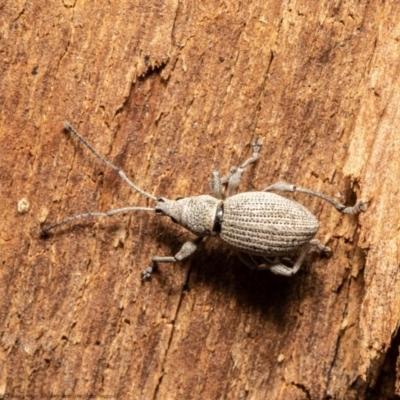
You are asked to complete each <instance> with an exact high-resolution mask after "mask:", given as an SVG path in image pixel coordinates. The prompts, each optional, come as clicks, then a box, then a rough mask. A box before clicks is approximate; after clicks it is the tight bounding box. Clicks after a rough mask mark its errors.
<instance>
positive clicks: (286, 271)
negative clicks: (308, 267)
mask: <svg viewBox="0 0 400 400" xmlns="http://www.w3.org/2000/svg"><path fill="white" fill-rule="evenodd" d="M321 246H322V245H321ZM309 249H310V244H308V243H307V244H305V245H304V246H303V248H302V250H301V253H300V255H299V257H298V258H297V260H296V262H295V263H294V265H293V267H291V268H290V267H287V266H286V265H284V264H282V263H281V262H279V261H278V262H277V263H274V264H273V265H270V266H269V267H267V268H266V269H269V270H270V271H271V272H272V273H274V274H276V275H283V276H293V275H294V274H296V273H297V272H298V270H299V269H300V267H301V265H302V264H303V261H304V259H305V258H306V255H307V253H308V250H309Z"/></svg>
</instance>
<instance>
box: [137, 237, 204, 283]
mask: <svg viewBox="0 0 400 400" xmlns="http://www.w3.org/2000/svg"><path fill="white" fill-rule="evenodd" d="M202 240H203V238H197V239H195V240H189V241H187V242H185V243H184V244H183V246H182V247H181V249H180V250H179V251H178V252H177V253H176V254H175V255H174V256H169V257H162V256H154V257H153V258H152V260H151V262H150V264H149V265H148V267H147V268H146V269H145V270H144V271H143V272H142V280H147V279H149V278H150V277H151V275H152V273H153V271H154V269H155V267H156V264H159V263H175V262H178V261H182V260H184V259H185V258H188V257H189V256H191V255H192V254H193V253H194V252H195V251H196V250H197V247H198V245H199V244H200V242H201V241H202Z"/></svg>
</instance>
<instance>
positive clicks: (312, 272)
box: [0, 0, 400, 399]
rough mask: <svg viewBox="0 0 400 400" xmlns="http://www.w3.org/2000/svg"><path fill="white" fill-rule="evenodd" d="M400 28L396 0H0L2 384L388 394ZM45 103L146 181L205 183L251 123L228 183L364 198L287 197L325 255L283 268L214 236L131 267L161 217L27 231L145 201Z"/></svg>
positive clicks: (160, 228)
mask: <svg viewBox="0 0 400 400" xmlns="http://www.w3.org/2000/svg"><path fill="white" fill-rule="evenodd" d="M399 39H400V3H398V2H394V1H392V2H390V1H388V2H378V1H355V0H347V1H309V0H299V1H278V0H270V1H265V0H263V1H260V0H256V1H253V2H249V3H242V2H238V1H230V2H179V1H172V0H170V1H164V2H162V1H155V0H154V1H152V0H147V1H137V0H120V1H118V2H107V1H103V0H99V1H96V2H81V1H73V0H64V1H63V2H47V1H44V0H37V1H32V2H25V1H21V0H13V1H5V0H3V1H1V2H0V74H1V75H0V106H1V109H0V116H1V117H0V137H1V148H0V152H1V154H0V179H1V182H0V195H1V199H0V200H1V201H0V221H1V230H0V246H1V255H0V260H1V270H0V271H1V272H0V276H1V278H0V294H1V296H0V395H2V396H3V397H6V396H17V395H21V396H22V395H25V396H27V397H26V398H28V396H33V395H36V396H37V397H40V396H41V395H49V394H53V395H61V394H65V395H66V396H71V397H72V395H74V396H78V395H80V396H82V397H83V396H86V395H88V394H92V395H93V396H94V397H95V398H101V396H111V397H114V396H115V398H121V399H128V398H129V399H152V398H154V399H188V398H191V399H267V398H268V399H364V398H381V399H390V398H395V396H396V395H397V396H400V358H399V346H400V336H399V333H398V328H399V319H400V318H399V317H400V285H399V280H400V270H399V257H400V256H399V254H400V253H399V251H400V250H399V229H400V212H399V205H398V204H399V200H398V199H399V194H398V192H399V189H398V182H399V178H400V168H399V150H400V136H399V133H398V127H399V126H400V113H399V104H400V73H399V72H400V71H399V66H400V40H399ZM63 120H68V121H70V122H71V123H72V124H73V125H74V126H75V127H76V128H77V129H78V130H79V131H80V132H81V133H82V134H84V135H85V137H86V138H87V139H88V140H89V141H90V142H91V143H92V144H93V145H94V146H95V147H96V149H97V150H98V151H99V152H100V153H102V154H104V155H106V156H107V157H108V158H109V159H110V160H111V161H112V162H114V163H115V164H117V165H118V166H120V167H122V168H123V169H124V171H125V172H126V173H127V175H128V176H130V177H131V178H132V179H133V180H134V182H135V183H136V184H138V185H139V186H140V187H142V188H143V189H145V190H147V191H149V192H151V193H154V194H155V195H157V196H164V197H168V198H176V197H178V196H189V195H196V194H202V193H208V192H209V180H210V173H211V171H212V170H213V169H215V168H217V169H219V170H220V171H221V173H222V174H224V173H225V172H226V171H227V170H228V168H229V167H230V166H231V165H237V164H238V163H239V162H241V161H242V160H244V159H245V157H248V156H249V154H250V152H251V148H250V143H251V141H252V140H253V138H254V136H255V135H256V134H258V135H259V137H260V139H261V141H262V142H263V148H262V152H261V158H260V160H259V162H258V163H257V164H256V165H255V166H253V167H251V168H249V169H248V170H247V171H246V174H245V176H244V179H243V182H242V184H241V187H240V190H241V191H246V190H257V189H263V188H264V187H266V186H267V185H269V184H271V183H273V182H276V181H278V180H282V179H283V180H286V181H288V182H292V183H296V184H297V185H301V186H304V187H308V188H310V189H314V190H319V191H322V192H324V193H326V194H328V195H331V196H334V197H335V198H337V199H338V200H340V201H343V202H345V203H346V204H354V202H355V201H356V199H364V200H369V201H370V203H369V207H368V210H367V212H366V213H364V214H362V215H360V216H346V215H341V214H340V213H338V212H336V211H335V210H334V209H333V208H332V207H331V206H330V205H329V204H327V203H325V202H323V201H322V200H318V199H315V198H312V197H309V196H305V195H296V196H295V198H296V199H297V200H298V201H300V202H302V203H303V204H305V205H306V206H307V207H308V208H309V209H310V210H312V211H313V212H314V213H315V214H316V215H318V217H319V219H320V221H321V227H320V230H319V232H318V234H317V237H318V238H319V239H320V240H321V241H322V242H323V243H324V244H327V245H328V246H330V247H331V248H332V249H333V251H334V254H333V256H332V257H331V258H326V257H323V256H321V255H319V254H317V253H311V254H310V255H309V257H308V258H307V262H306V263H305V265H304V266H303V268H302V270H301V271H300V272H299V274H298V275H296V276H294V277H293V278H283V277H278V276H273V275H272V274H270V273H269V272H268V271H264V272H254V271H250V270H248V269H247V268H246V267H245V266H243V265H242V264H241V262H240V261H239V259H238V258H237V256H236V255H235V254H234V252H232V251H231V250H230V249H228V248H227V247H226V246H225V245H224V244H223V243H222V242H220V241H219V240H218V239H212V240H208V241H207V243H206V245H205V246H204V248H203V249H202V250H201V251H198V252H197V253H196V254H195V255H194V256H193V257H192V258H191V259H190V260H188V261H186V262H183V263H181V264H176V265H171V264H170V265H168V264H164V265H161V266H160V267H159V269H158V272H157V273H156V274H155V275H154V277H153V279H152V281H151V282H146V283H144V284H143V283H141V281H140V271H141V270H143V269H144V268H145V267H146V265H147V264H148V262H149V260H150V259H151V256H152V255H154V254H159V255H170V254H173V253H174V252H176V251H177V250H178V249H179V247H180V245H181V244H182V243H183V242H184V241H185V239H187V238H188V237H190V235H189V234H188V233H187V232H185V231H184V230H183V229H181V228H180V227H179V226H176V225H174V224H173V223H172V222H170V221H169V220H168V219H163V218H157V217H156V216H154V215H152V214H146V213H139V214H129V215H125V216H123V215H120V216H115V217H113V218H112V219H98V220H90V221H89V220H88V221H85V222H81V223H76V224H72V225H69V226H67V227H64V228H62V229H59V230H58V231H55V232H54V233H53V234H52V235H50V237H49V238H47V239H42V238H40V237H39V232H40V224H41V223H44V222H46V223H50V222H54V221H56V220H59V219H62V218H64V217H66V216H70V215H73V214H75V213H80V212H85V211H96V210H108V209H111V208H117V207H121V206H124V205H128V204H131V205H133V204H137V205H143V206H145V205H147V204H148V205H152V204H153V203H152V202H151V201H149V200H146V199H145V198H143V197H141V196H139V195H138V194H137V193H134V192H132V190H130V189H129V187H127V186H126V185H125V184H124V183H123V182H121V180H120V179H118V177H117V176H116V174H115V172H114V171H112V170H108V169H107V168H105V167H104V166H103V165H101V164H100V163H99V162H98V161H97V160H96V159H94V158H93V157H92V156H91V155H90V154H89V153H88V152H87V150H86V149H85V148H83V147H82V146H81V145H80V144H79V143H77V141H76V140H74V139H72V138H71V137H69V136H68V135H66V134H65V133H63V129H62V121H63ZM22 199H25V200H26V201H22V202H21V200H22ZM18 205H19V208H18Z"/></svg>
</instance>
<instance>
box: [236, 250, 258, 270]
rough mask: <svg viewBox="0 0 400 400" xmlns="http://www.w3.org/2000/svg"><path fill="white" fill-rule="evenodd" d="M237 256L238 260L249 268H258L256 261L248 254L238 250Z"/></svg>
mask: <svg viewBox="0 0 400 400" xmlns="http://www.w3.org/2000/svg"><path fill="white" fill-rule="evenodd" d="M238 256H239V258H240V261H241V262H242V263H243V264H245V265H246V266H247V267H249V268H250V269H258V263H257V261H256V260H255V259H254V258H253V257H252V256H251V255H250V254H247V253H242V252H238Z"/></svg>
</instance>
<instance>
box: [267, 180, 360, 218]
mask: <svg viewBox="0 0 400 400" xmlns="http://www.w3.org/2000/svg"><path fill="white" fill-rule="evenodd" d="M271 190H272V191H277V192H299V193H306V194H310V195H311V196H315V197H319V198H321V199H324V200H325V201H327V202H328V203H330V204H332V205H333V207H335V208H336V210H338V211H340V212H342V213H345V214H358V213H359V212H361V211H365V204H366V203H367V202H364V201H359V202H357V203H356V204H355V205H354V206H353V207H347V206H345V205H344V204H340V203H338V202H337V201H336V200H334V199H332V198H331V197H329V196H326V195H325V194H323V193H320V192H315V191H313V190H310V189H305V188H302V187H299V186H296V185H292V184H290V183H286V182H283V181H280V182H276V183H274V184H273V185H270V186H268V187H266V188H265V189H264V190H263V192H270V191H271Z"/></svg>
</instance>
